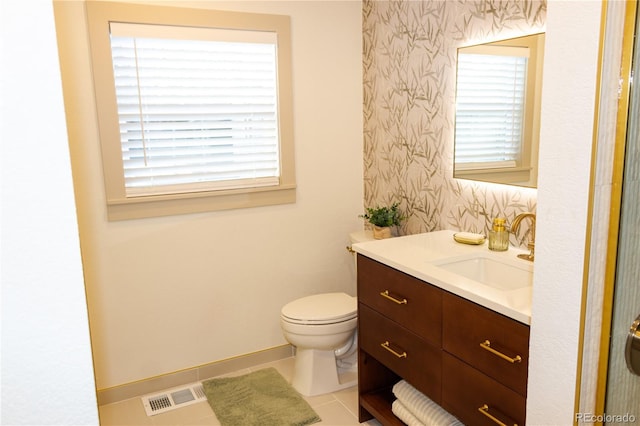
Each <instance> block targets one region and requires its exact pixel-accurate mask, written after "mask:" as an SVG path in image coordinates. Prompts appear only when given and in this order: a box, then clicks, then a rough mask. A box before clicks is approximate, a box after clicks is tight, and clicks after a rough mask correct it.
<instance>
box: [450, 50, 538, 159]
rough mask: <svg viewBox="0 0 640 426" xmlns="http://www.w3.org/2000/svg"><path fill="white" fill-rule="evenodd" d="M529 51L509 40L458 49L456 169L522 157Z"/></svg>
mask: <svg viewBox="0 0 640 426" xmlns="http://www.w3.org/2000/svg"><path fill="white" fill-rule="evenodd" d="M528 56H529V49H528V48H526V47H507V46H481V49H478V50H477V51H473V50H471V51H469V52H465V53H460V54H458V77H457V85H458V88H457V93H458V96H457V98H456V150H455V162H456V168H457V169H476V168H484V169H486V168H501V167H516V165H517V164H519V163H520V156H521V152H522V150H523V149H522V143H523V142H522V135H523V127H524V109H525V92H526V82H527V59H528Z"/></svg>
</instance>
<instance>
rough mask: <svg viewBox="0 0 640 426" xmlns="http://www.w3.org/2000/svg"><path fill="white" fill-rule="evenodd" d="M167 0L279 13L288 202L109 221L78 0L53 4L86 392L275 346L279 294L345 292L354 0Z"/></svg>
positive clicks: (356, 107) (357, 204) (353, 203)
mask: <svg viewBox="0 0 640 426" xmlns="http://www.w3.org/2000/svg"><path fill="white" fill-rule="evenodd" d="M161 3H162V4H163V5H167V4H168V3H167V2H161ZM176 3H180V4H181V5H191V6H193V7H201V8H202V7H211V8H218V9H228V10H239V11H250V12H259V13H275V14H285V15H289V16H291V25H292V50H293V51H292V54H293V97H294V99H293V105H294V137H295V158H296V175H297V183H298V189H297V202H296V203H295V204H292V205H283V206H274V207H262V208H253V209H245V210H231V211H224V212H216V213H207V214H196V215H182V216H174V217H166V218H155V219H144V220H131V221H122V222H108V221H107V220H106V213H105V197H104V188H103V181H102V172H101V164H100V152H99V145H98V139H97V124H96V121H95V112H94V108H95V107H94V103H93V88H92V82H91V75H90V69H89V63H88V58H87V52H88V50H87V49H88V46H87V40H86V29H85V19H84V16H83V8H82V5H83V4H82V2H56V8H57V9H56V10H57V11H61V12H62V11H65V13H69V19H68V21H67V22H65V24H64V25H65V26H67V29H68V30H69V31H70V32H71V33H73V39H72V40H67V41H65V42H64V43H65V45H64V47H65V49H63V50H64V51H65V52H66V51H69V52H72V54H71V56H69V57H65V60H64V61H63V77H64V79H65V101H66V102H67V107H68V117H70V122H69V133H70V138H71V147H72V163H73V167H74V176H75V184H76V190H77V197H78V198H77V202H78V211H79V220H80V231H81V232H80V236H81V242H82V251H83V258H84V262H85V263H84V264H85V270H86V285H87V295H88V305H89V314H90V323H91V331H92V338H93V339H92V340H93V349H94V360H95V369H96V382H97V387H98V389H104V388H109V387H112V386H116V385H120V384H124V383H128V382H132V381H136V380H140V379H145V378H149V377H152V376H156V375H160V374H163V373H169V372H173V371H177V370H180V369H184V368H189V367H194V366H198V365H201V364H205V363H209V362H214V361H218V360H222V359H225V358H228V357H232V356H236V355H242V354H246V353H250V352H254V351H259V350H263V349H266V348H270V347H274V346H278V345H282V344H285V343H286V342H285V340H284V338H283V337H282V333H281V330H280V325H279V314H280V309H281V307H282V306H283V305H284V304H285V303H287V302H289V301H290V300H293V299H295V298H298V297H301V296H304V295H309V294H312V293H317V292H325V291H346V292H348V293H351V294H355V281H354V276H353V260H352V257H351V255H350V254H349V253H348V252H347V251H346V250H345V246H346V245H347V243H348V233H349V232H351V231H353V230H358V229H362V227H363V224H362V220H361V219H359V218H358V215H359V214H361V213H362V203H363V202H362V200H363V189H362V64H361V61H362V60H361V58H362V52H361V38H362V35H361V4H360V2H359V1H336V2H321V1H305V2H279V1H259V2H244V1H243V2H237V1H235V2H234V1H228V2H213V1H200V2H198V1H196V2H176ZM58 8H60V9H58ZM59 16H61V15H59ZM71 45H72V46H71ZM69 46H71V47H73V48H72V49H66V47H69Z"/></svg>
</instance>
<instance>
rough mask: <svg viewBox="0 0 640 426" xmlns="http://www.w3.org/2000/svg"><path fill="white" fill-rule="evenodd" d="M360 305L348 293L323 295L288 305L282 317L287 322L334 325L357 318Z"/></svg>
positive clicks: (283, 310) (309, 297) (316, 295)
mask: <svg viewBox="0 0 640 426" xmlns="http://www.w3.org/2000/svg"><path fill="white" fill-rule="evenodd" d="M357 310H358V304H357V300H356V298H355V297H352V296H349V295H348V294H346V293H323V294H315V295H313V296H307V297H303V298H301V299H297V300H294V301H293V302H290V303H287V304H286V305H284V307H283V308H282V316H283V317H284V318H286V320H287V321H291V322H302V323H309V322H313V323H325V324H326V323H333V322H340V321H346V320H349V319H351V318H355V317H356V315H357Z"/></svg>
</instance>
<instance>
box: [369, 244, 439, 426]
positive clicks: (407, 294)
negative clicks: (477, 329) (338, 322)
mask: <svg viewBox="0 0 640 426" xmlns="http://www.w3.org/2000/svg"><path fill="white" fill-rule="evenodd" d="M441 347H442V291H441V290H440V289H439V288H437V287H434V286H432V285H429V284H426V283H425V282H423V281H421V280H418V279H416V278H414V277H412V276H410V275H407V274H404V273H402V272H400V271H398V270H395V269H393V268H390V267H388V266H385V265H383V264H381V263H378V262H376V261H374V260H371V259H369V258H367V257H364V256H362V255H358V350H359V354H358V380H359V383H358V393H359V404H360V413H359V419H360V422H364V421H366V420H369V419H370V418H372V417H373V416H375V417H376V418H377V419H378V420H379V421H380V422H381V423H382V424H385V425H394V424H398V425H402V424H403V423H402V422H401V421H400V420H399V419H398V418H396V417H395V415H393V413H392V412H391V403H392V402H393V399H394V397H393V395H392V392H391V388H392V387H393V385H394V384H395V383H397V382H398V381H400V380H401V379H405V380H406V381H407V382H409V383H411V384H412V385H413V386H414V387H415V388H416V389H418V390H420V391H421V392H422V393H424V394H425V395H427V396H429V398H431V399H432V400H434V401H436V402H438V403H439V402H440V401H441V394H442V388H441V385H440V384H441V381H442V377H441V376H442V350H441ZM372 375H377V376H378V377H375V378H373V377H371V376H372Z"/></svg>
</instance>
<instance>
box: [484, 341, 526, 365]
mask: <svg viewBox="0 0 640 426" xmlns="http://www.w3.org/2000/svg"><path fill="white" fill-rule="evenodd" d="M480 347H481V348H482V349H486V350H488V351H489V352H491V353H492V354H494V355H498V356H499V357H500V358H502V359H504V360H505V361H509V362H510V363H512V364H514V363H516V362H521V361H522V358H521V357H520V355H516V356H515V357H514V358H511V357H510V356H507V355H505V354H503V353H502V352H498V351H496V350H495V349H493V348H492V347H491V342H490V341H488V340H485V341H484V342H482V343H480Z"/></svg>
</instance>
